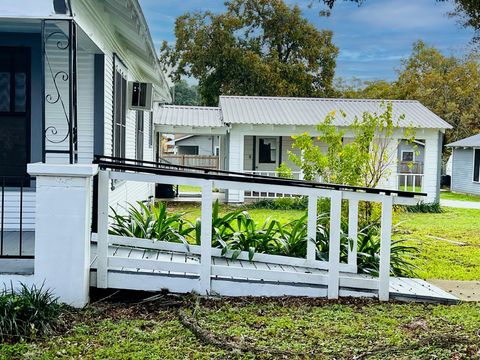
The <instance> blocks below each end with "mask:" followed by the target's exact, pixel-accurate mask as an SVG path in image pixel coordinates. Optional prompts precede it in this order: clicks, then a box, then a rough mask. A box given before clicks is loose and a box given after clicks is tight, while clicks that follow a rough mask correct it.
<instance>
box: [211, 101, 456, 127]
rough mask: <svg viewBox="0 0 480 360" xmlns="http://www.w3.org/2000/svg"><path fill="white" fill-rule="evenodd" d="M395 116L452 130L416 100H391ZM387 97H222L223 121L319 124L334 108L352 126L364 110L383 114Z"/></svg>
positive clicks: (415, 124) (406, 123)
mask: <svg viewBox="0 0 480 360" xmlns="http://www.w3.org/2000/svg"><path fill="white" fill-rule="evenodd" d="M388 102H392V106H393V113H394V116H395V117H397V118H398V117H399V116H400V115H402V114H405V119H404V120H402V121H400V123H399V125H400V126H402V127H409V126H412V127H415V128H432V129H451V128H452V127H451V126H450V124H448V123H447V122H446V121H444V120H443V119H441V118H440V117H439V116H437V115H435V114H434V113H433V112H432V111H430V110H428V109H427V108H426V107H425V106H423V105H422V104H421V103H420V102H418V101H415V100H388ZM384 103H385V102H384V101H383V100H371V99H323V98H294V97H265V96H220V108H221V109H222V115H223V121H224V122H225V123H227V124H268V125H317V124H319V123H320V122H321V121H323V120H324V119H325V117H326V116H327V115H328V114H329V113H331V112H332V111H344V112H345V114H346V117H345V118H343V117H342V116H340V114H338V115H337V116H336V119H335V122H334V125H336V126H349V125H351V124H352V123H353V121H354V119H355V117H359V118H361V116H362V115H363V113H364V112H370V113H373V112H377V113H382V112H383V109H382V104H384Z"/></svg>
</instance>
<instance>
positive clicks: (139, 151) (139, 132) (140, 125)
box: [136, 110, 144, 160]
mask: <svg viewBox="0 0 480 360" xmlns="http://www.w3.org/2000/svg"><path fill="white" fill-rule="evenodd" d="M136 138H137V142H136V155H137V160H143V139H144V121H143V111H141V110H139V111H137V126H136Z"/></svg>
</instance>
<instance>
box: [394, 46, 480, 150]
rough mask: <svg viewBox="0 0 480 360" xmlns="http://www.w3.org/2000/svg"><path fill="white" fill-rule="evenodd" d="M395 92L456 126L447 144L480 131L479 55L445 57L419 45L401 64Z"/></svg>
mask: <svg viewBox="0 0 480 360" xmlns="http://www.w3.org/2000/svg"><path fill="white" fill-rule="evenodd" d="M395 88H396V92H397V94H398V97H399V98H401V99H415V100H419V101H420V102H421V103H422V104H423V105H425V106H426V107H428V108H429V109H430V110H431V111H433V112H434V113H435V114H437V115H438V116H440V117H441V118H442V119H444V120H446V121H447V122H448V123H449V124H450V125H452V126H453V129H452V130H448V131H447V139H446V140H447V141H448V142H451V141H455V140H458V139H461V138H464V137H466V136H469V135H473V134H475V133H477V132H479V131H480V121H479V120H478V119H479V118H480V96H479V93H480V65H479V62H478V55H475V54H470V55H467V56H466V57H464V58H455V57H454V56H444V55H442V54H441V53H440V52H439V51H438V50H437V49H435V48H433V47H429V46H427V45H425V43H423V42H421V41H419V42H417V43H416V44H414V46H413V52H412V55H411V56H410V57H409V58H408V59H405V60H403V61H402V68H401V69H400V72H399V77H398V80H397V81H396V82H395Z"/></svg>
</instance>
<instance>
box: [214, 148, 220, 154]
mask: <svg viewBox="0 0 480 360" xmlns="http://www.w3.org/2000/svg"><path fill="white" fill-rule="evenodd" d="M215 156H220V147H218V146H215Z"/></svg>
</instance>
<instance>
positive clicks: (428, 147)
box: [154, 96, 451, 202]
mask: <svg viewBox="0 0 480 360" xmlns="http://www.w3.org/2000/svg"><path fill="white" fill-rule="evenodd" d="M382 103H383V101H382V100H368V99H365V100H364V99H361V100H358V99H320V98H289V97H260V96H220V102H219V107H218V108H206V107H205V108H202V107H185V106H182V107H175V106H158V107H156V108H155V111H154V118H155V120H154V121H155V127H156V131H159V132H164V133H180V134H190V135H197V136H195V137H193V138H192V139H200V136H210V135H212V134H215V135H220V139H221V140H220V143H221V146H220V148H219V151H220V157H221V158H222V159H224V162H223V163H224V164H225V165H224V168H225V169H227V170H230V171H236V172H245V173H254V174H261V175H272V176H275V175H276V169H277V167H278V166H279V165H280V164H281V163H282V162H284V163H286V164H287V165H288V166H289V167H291V168H292V169H293V171H294V175H295V176H296V177H299V178H301V176H302V174H301V172H300V169H298V168H297V167H296V166H295V165H294V164H292V163H291V162H290V161H289V159H288V152H289V151H291V150H292V143H293V140H292V135H296V134H301V133H304V132H308V133H310V134H311V135H312V136H315V135H316V134H317V130H316V125H318V124H319V123H320V122H321V121H322V120H323V119H325V117H326V116H327V115H328V114H329V113H330V112H332V111H340V110H342V111H344V112H345V113H346V117H345V118H339V117H337V120H336V121H337V123H335V125H336V126H338V127H339V128H342V129H344V130H345V141H348V137H349V135H350V136H352V134H351V132H349V130H348V127H349V125H350V124H351V123H352V122H353V121H354V119H355V117H361V116H362V114H363V113H364V112H383V109H382V107H381V104H382ZM392 106H393V111H394V115H395V116H396V117H397V118H398V117H400V115H405V118H404V120H402V121H401V123H400V126H403V127H413V128H414V129H415V131H416V141H415V144H414V145H412V144H408V143H407V142H406V141H402V140H403V137H404V133H403V131H398V133H396V134H394V137H396V140H398V141H400V144H399V145H398V146H395V148H396V149H398V150H397V151H398V154H397V160H396V161H394V162H392V169H391V175H390V176H389V178H388V179H386V181H385V182H384V183H382V184H381V186H382V187H385V188H390V189H402V190H403V189H405V190H417V191H420V190H421V191H423V192H426V193H428V201H435V200H438V196H439V188H440V170H441V166H440V158H441V154H442V141H443V134H444V132H445V129H449V128H451V126H450V125H449V124H448V123H447V122H445V121H444V120H442V119H441V118H440V117H438V116H437V115H435V114H434V113H433V112H431V111H430V110H428V109H427V108H426V107H425V106H423V105H422V104H421V103H419V102H418V101H409V100H394V101H392ZM206 113H208V114H210V115H211V116H209V117H207V116H205V114H206ZM222 140H223V141H222ZM222 144H223V145H224V146H222ZM319 145H321V144H319ZM393 146H394V145H392V148H393ZM407 164H410V165H407ZM411 164H413V166H411ZM228 200H229V201H231V202H242V201H243V200H244V192H243V191H235V190H232V191H229V194H228Z"/></svg>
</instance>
